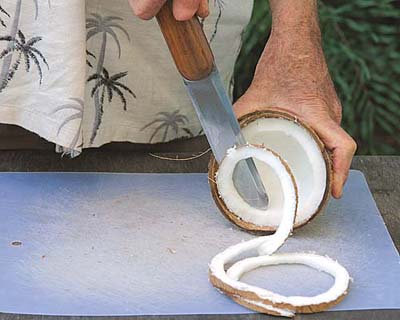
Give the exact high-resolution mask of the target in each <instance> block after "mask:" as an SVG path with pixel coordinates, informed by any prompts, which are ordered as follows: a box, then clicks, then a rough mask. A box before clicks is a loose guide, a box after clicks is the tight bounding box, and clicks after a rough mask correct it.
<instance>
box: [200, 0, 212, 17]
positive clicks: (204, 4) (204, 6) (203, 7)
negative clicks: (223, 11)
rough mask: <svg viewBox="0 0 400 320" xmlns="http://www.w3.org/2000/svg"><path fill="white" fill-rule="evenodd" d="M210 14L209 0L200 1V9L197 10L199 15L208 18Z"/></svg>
mask: <svg viewBox="0 0 400 320" xmlns="http://www.w3.org/2000/svg"><path fill="white" fill-rule="evenodd" d="M209 14H210V10H209V6H208V0H202V1H200V5H199V9H198V10H197V16H199V17H200V18H207V17H208V15H209Z"/></svg>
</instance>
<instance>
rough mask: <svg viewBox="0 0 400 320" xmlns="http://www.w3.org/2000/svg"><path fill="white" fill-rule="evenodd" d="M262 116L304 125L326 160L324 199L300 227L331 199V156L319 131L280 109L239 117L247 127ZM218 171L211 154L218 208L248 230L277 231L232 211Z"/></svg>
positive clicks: (211, 175)
mask: <svg viewBox="0 0 400 320" xmlns="http://www.w3.org/2000/svg"><path fill="white" fill-rule="evenodd" d="M260 118H280V119H286V120H289V121H293V122H295V123H297V124H298V125H300V126H302V127H303V128H305V129H306V130H307V131H308V132H309V133H310V135H311V136H312V137H313V138H314V140H315V141H316V142H317V144H318V146H319V149H320V150H321V154H322V156H323V158H324V160H325V163H326V187H325V192H324V196H323V198H322V201H321V203H320V205H319V206H318V208H317V210H316V211H315V212H314V213H313V214H312V215H310V218H309V219H308V220H306V221H303V222H302V223H296V224H295V225H294V228H295V229H296V228H299V227H301V226H303V225H305V224H307V223H308V222H310V221H311V220H312V219H313V218H314V217H315V216H317V215H318V213H320V212H322V211H323V210H324V208H325V206H326V204H327V202H328V200H329V196H330V193H331V185H332V177H333V173H332V162H331V159H330V156H329V153H328V151H327V150H326V149H325V146H324V144H323V143H322V141H321V139H320V138H319V137H318V135H317V133H316V132H315V131H314V130H313V129H311V128H310V127H309V126H308V125H307V124H305V123H304V122H302V121H300V120H298V119H297V118H296V117H295V116H293V115H291V114H289V113H287V112H283V111H278V110H263V111H255V112H252V113H249V114H247V115H244V116H243V117H241V118H240V119H239V123H240V126H241V127H242V128H244V127H246V126H247V125H248V124H250V123H252V122H253V121H255V120H257V119H260ZM217 172H218V163H217V161H216V160H215V158H214V157H213V156H211V159H210V162H209V168H208V180H209V184H210V189H211V194H212V197H213V199H214V201H215V203H216V205H217V207H218V209H219V210H220V211H221V213H222V214H223V215H224V216H225V217H226V218H227V219H228V220H229V221H231V222H232V223H233V224H235V225H236V226H238V227H239V228H241V229H244V230H246V231H248V232H251V233H256V234H265V233H271V232H274V231H276V227H271V226H259V225H256V224H254V223H251V222H247V221H244V220H242V219H241V218H240V217H238V216H237V215H236V214H235V213H234V212H231V211H230V210H229V209H228V208H227V206H226V204H225V202H224V200H223V199H222V198H221V197H220V196H219V192H218V186H217V184H216V182H215V181H216V179H215V175H216V173H217Z"/></svg>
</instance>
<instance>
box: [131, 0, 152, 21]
mask: <svg viewBox="0 0 400 320" xmlns="http://www.w3.org/2000/svg"><path fill="white" fill-rule="evenodd" d="M133 13H134V14H135V16H137V17H138V18H140V19H143V20H149V19H151V18H153V17H154V14H153V13H152V12H151V10H150V8H149V7H148V6H147V5H144V4H135V5H134V6H133Z"/></svg>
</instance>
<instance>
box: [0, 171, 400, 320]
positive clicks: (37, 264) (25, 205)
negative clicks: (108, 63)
mask: <svg viewBox="0 0 400 320" xmlns="http://www.w3.org/2000/svg"><path fill="white" fill-rule="evenodd" d="M0 199H1V201H0V219H1V224H0V284H1V286H0V312H9V313H29V314H50V315H55V314H57V315H171V314H232V313H250V311H248V310H247V309H245V308H242V307H241V306H239V305H237V304H235V303H234V302H232V301H231V300H230V299H229V298H227V297H225V296H223V295H221V294H220V293H219V292H218V291H217V290H215V289H214V288H213V287H212V286H211V285H210V283H209V282H208V275H207V267H208V263H209V261H210V260H211V258H212V257H213V256H214V255H215V254H216V253H218V252H220V251H222V250H223V249H225V248H226V247H227V246H229V245H232V244H235V243H237V242H238V241H241V240H245V239H250V238H253V237H254V236H252V235H249V234H247V233H244V232H242V231H239V230H237V229H235V228H232V226H231V225H230V224H229V223H228V222H227V221H226V220H225V219H224V218H223V217H222V216H221V214H220V213H219V212H218V210H217V209H216V207H215V205H214V203H213V201H212V199H211V196H210V193H209V188H208V184H207V177H206V175H204V174H171V175H168V174H163V175H160V174H75V173H38V174H33V173H32V174H26V173H21V174H14V173H4V174H0ZM281 251H285V252H290V251H316V252H318V253H319V254H322V255H325V254H326V255H329V256H331V257H333V258H336V259H337V260H338V261H340V262H341V263H342V264H343V265H344V266H345V267H346V268H348V270H349V272H350V274H351V275H352V277H353V278H354V283H352V285H351V290H350V293H349V295H348V297H347V298H346V299H345V300H344V301H343V302H342V303H341V304H339V305H338V306H336V307H335V308H334V309H333V310H362V309H396V308H400V292H399V283H400V265H399V256H398V253H397V252H396V250H395V248H394V246H393V243H392V241H391V239H390V237H389V234H388V232H387V230H386V228H385V226H384V223H383V221H382V218H381V216H380V214H379V212H378V211H377V208H376V206H375V203H374V201H373V199H372V196H371V194H370V192H369V190H368V187H367V184H366V182H365V179H364V177H363V176H362V174H361V173H359V172H354V171H353V172H351V175H350V179H349V182H348V184H347V185H346V190H345V196H344V198H343V199H342V200H340V201H331V203H330V205H329V206H328V208H327V210H326V212H325V214H323V215H321V216H319V217H317V218H316V219H315V220H313V222H312V223H311V224H309V225H307V226H305V227H304V228H302V229H301V230H298V231H297V232H295V235H294V236H293V237H292V238H290V239H289V240H288V241H287V242H286V244H285V245H284V246H283V247H282V249H281ZM299 275H301V276H299ZM245 279H246V280H247V281H249V282H251V283H257V284H259V285H265V286H266V287H267V288H271V289H276V290H278V292H282V293H291V294H312V293H317V292H321V291H322V290H324V289H325V288H326V287H327V286H329V284H330V283H331V281H332V280H331V278H330V277H329V276H326V275H324V274H321V273H318V272H316V271H312V270H309V269H308V268H306V267H300V266H282V267H279V268H278V267H271V268H264V269H263V270H259V271H255V272H252V273H251V274H249V275H246V276H245Z"/></svg>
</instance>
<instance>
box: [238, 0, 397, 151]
mask: <svg viewBox="0 0 400 320" xmlns="http://www.w3.org/2000/svg"><path fill="white" fill-rule="evenodd" d="M319 15H320V24H321V30H322V34H323V46H324V51H325V55H326V58H327V61H328V65H329V70H330V72H331V75H332V78H333V81H334V83H335V86H336V89H337V91H338V94H339V97H340V99H341V101H342V104H343V123H342V124H343V127H344V128H345V129H346V130H347V132H349V133H350V134H351V135H352V136H353V137H354V138H355V139H356V140H357V143H358V154H400V1H398V0H397V1H389V0H375V1H371V0H352V1H344V0H324V1H319ZM270 27H271V17H270V12H269V7H268V1H266V0H255V7H254V11H253V16H252V19H251V22H250V24H249V26H248V27H247V29H246V30H245V32H244V34H243V40H244V43H243V47H242V50H241V53H240V56H239V59H238V63H237V66H236V70H235V84H236V85H235V92H234V94H235V97H239V96H240V95H242V94H243V93H244V92H245V90H246V89H247V87H248V86H249V84H250V82H251V79H252V76H253V73H254V69H255V66H256V63H257V61H258V58H259V56H260V55H261V53H262V50H263V48H264V46H265V43H266V41H267V40H268V36H269V32H270Z"/></svg>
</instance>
